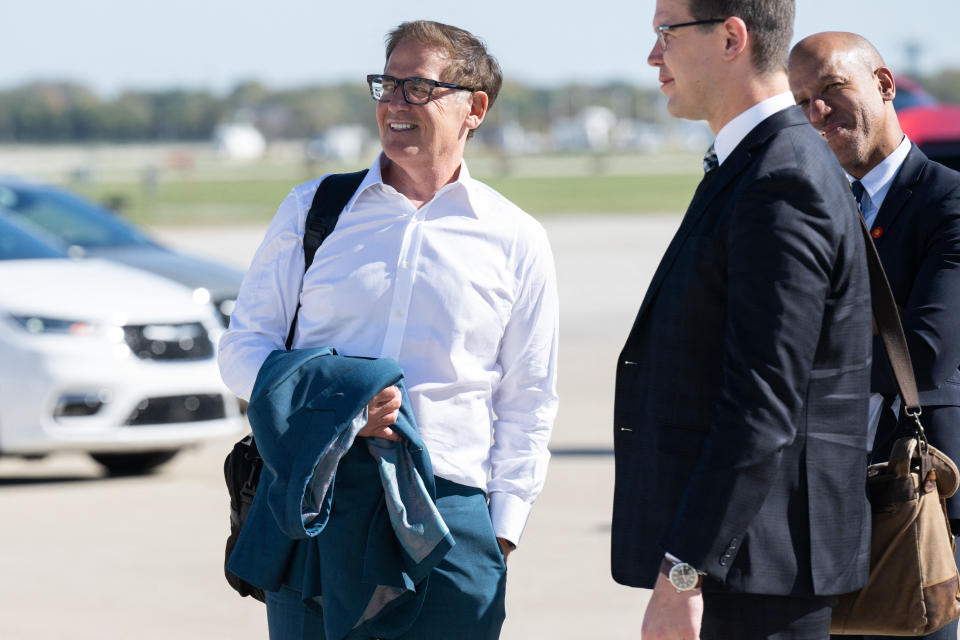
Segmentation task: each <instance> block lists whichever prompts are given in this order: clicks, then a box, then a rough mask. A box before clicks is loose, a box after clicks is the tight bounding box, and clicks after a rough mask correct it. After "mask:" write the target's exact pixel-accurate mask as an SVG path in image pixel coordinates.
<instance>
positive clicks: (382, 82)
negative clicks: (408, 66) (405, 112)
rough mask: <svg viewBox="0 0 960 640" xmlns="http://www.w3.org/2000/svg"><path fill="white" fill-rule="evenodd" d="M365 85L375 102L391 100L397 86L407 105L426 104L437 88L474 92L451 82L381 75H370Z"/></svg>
mask: <svg viewBox="0 0 960 640" xmlns="http://www.w3.org/2000/svg"><path fill="white" fill-rule="evenodd" d="M367 84H368V85H370V95H371V96H372V97H373V99H374V100H376V101H377V102H390V101H391V100H393V94H394V92H395V91H396V90H397V86H400V87H401V88H402V89H403V99H404V100H406V101H407V103H408V104H427V103H428V102H430V98H431V97H432V96H433V90H434V89H436V88H437V87H441V88H443V89H458V90H460V91H471V92H473V91H476V89H471V88H470V87H464V86H463V85H459V84H453V83H451V82H440V81H439V80H430V79H429V78H394V77H393V76H386V75H382V74H371V75H369V76H367Z"/></svg>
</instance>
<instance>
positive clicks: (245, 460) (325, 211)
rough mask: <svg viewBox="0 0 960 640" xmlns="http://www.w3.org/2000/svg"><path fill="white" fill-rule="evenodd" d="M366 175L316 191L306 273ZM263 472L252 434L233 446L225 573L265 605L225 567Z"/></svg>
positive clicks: (336, 178)
mask: <svg viewBox="0 0 960 640" xmlns="http://www.w3.org/2000/svg"><path fill="white" fill-rule="evenodd" d="M366 175H367V170H366V169H364V170H363V171H357V172H354V173H334V174H330V175H329V176H327V177H326V178H325V179H324V180H323V182H321V183H320V186H319V187H317V192H316V194H314V196H313V202H312V203H311V205H310V211H309V212H308V213H307V221H306V225H305V229H304V234H303V258H304V266H303V270H304V273H306V271H307V269H309V268H310V265H311V264H313V257H314V256H315V255H316V253H317V249H318V248H319V247H320V245H321V244H322V243H323V241H324V240H325V239H326V238H327V236H328V235H330V232H331V231H333V228H334V227H335V226H336V224H337V219H338V218H339V217H340V212H341V211H343V208H344V207H345V206H346V205H347V202H349V201H350V198H351V197H352V196H353V194H354V192H356V190H357V188H359V187H360V183H361V182H363V178H364V177H365V176H366ZM298 298H299V296H298ZM299 314H300V303H299V302H297V310H296V311H295V312H294V314H293V321H292V322H291V323H290V332H289V333H288V334H287V342H286V347H287V349H290V348H291V347H292V345H293V334H294V331H295V330H296V328H297V316H298V315H299ZM262 469H263V459H261V458H260V452H259V451H257V442H256V440H255V439H254V437H253V434H252V433H251V434H248V435H247V436H246V437H245V438H243V439H242V440H240V441H239V442H237V443H236V444H235V445H233V450H232V451H230V453H228V454H227V458H226V460H224V461H223V476H224V479H225V480H226V483H227V492H228V493H229V494H230V535H229V536H228V537H227V548H226V556H225V557H224V561H223V565H224V566H223V572H224V575H225V576H226V578H227V582H228V583H229V584H230V586H231V587H233V589H234V590H235V591H236V592H237V593H239V594H240V595H241V596H253V597H254V598H256V599H257V600H259V601H260V602H263V601H264V595H263V589H260V588H258V587H255V586H253V585H252V584H250V583H249V582H247V581H245V580H243V579H241V578H240V577H238V576H237V575H235V574H233V573H231V572H230V570H229V569H227V566H226V565H227V561H228V560H230V554H231V553H232V552H233V547H234V546H235V545H236V544H237V538H238V537H239V536H240V529H241V528H243V522H244V521H245V520H246V519H247V513H248V512H249V511H250V505H251V504H252V503H253V496H254V494H255V493H256V492H257V484H258V483H259V482H260V471H261V470H262Z"/></svg>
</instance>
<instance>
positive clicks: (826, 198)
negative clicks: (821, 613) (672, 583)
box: [612, 107, 871, 595]
mask: <svg viewBox="0 0 960 640" xmlns="http://www.w3.org/2000/svg"><path fill="white" fill-rule="evenodd" d="M858 218H859V211H858V210H857V206H856V203H855V201H854V200H853V197H852V195H851V192H850V187H849V184H848V182H847V180H846V177H845V176H844V175H843V172H842V170H841V169H840V166H839V165H838V164H837V161H836V159H835V157H834V156H833V153H832V152H831V151H830V148H829V147H828V146H827V144H826V142H825V141H824V140H823V139H822V138H821V137H820V136H819V135H818V134H817V133H816V132H815V131H814V130H813V128H812V127H810V125H809V123H808V122H807V120H806V118H805V117H804V116H803V113H802V112H801V110H800V109H799V108H798V107H791V108H789V109H786V110H784V111H781V112H779V113H776V114H774V115H772V116H770V117H769V118H767V119H766V120H764V121H763V122H762V123H760V124H759V125H758V126H757V127H755V128H754V130H753V131H751V132H750V133H749V134H748V135H747V137H746V138H745V139H744V140H743V141H742V142H741V143H740V145H738V146H737V148H736V149H735V150H734V152H733V153H732V154H731V155H730V157H729V158H727V159H726V161H725V162H724V163H723V164H722V165H721V166H720V167H719V168H717V169H716V170H714V171H713V172H711V173H710V174H708V175H707V176H705V178H704V180H703V182H702V183H701V184H700V186H699V187H698V188H697V191H696V193H695V195H694V197H693V201H692V202H691V204H690V206H689V208H688V210H687V212H686V215H685V216H684V219H683V222H682V223H681V224H680V228H679V230H678V231H677V234H676V236H675V237H674V239H673V241H672V242H671V244H670V246H669V247H668V248H667V251H666V253H665V255H664V257H663V260H662V261H661V263H660V266H659V268H658V269H657V272H656V274H655V275H654V278H653V281H652V282H651V284H650V286H649V288H648V290H647V293H646V297H645V298H644V301H643V303H642V305H641V307H640V311H639V313H638V315H637V318H636V321H635V323H634V325H633V328H632V330H631V332H630V335H629V337H628V339H627V342H626V345H625V346H624V348H623V352H622V353H621V357H620V360H619V362H618V363H617V386H616V405H615V411H614V447H615V453H616V489H615V495H614V511H613V529H612V568H613V576H614V578H615V579H616V580H617V581H618V582H621V583H624V584H628V585H631V586H636V587H646V588H650V587H652V586H653V584H654V582H655V581H656V577H657V573H658V568H659V565H660V561H661V559H662V557H663V554H664V552H665V551H669V552H671V553H673V554H674V555H676V556H677V557H679V558H681V559H682V560H684V561H686V562H689V563H691V564H693V565H694V566H696V567H697V568H699V569H701V570H704V571H706V572H707V573H708V574H709V576H710V577H711V578H712V579H713V580H708V582H707V583H706V584H705V587H704V588H705V589H707V588H722V589H727V590H730V591H736V592H745V593H759V594H781V595H783V594H796V595H809V594H821V595H829V594H839V593H844V592H848V591H852V590H854V589H857V588H859V587H860V586H862V585H863V584H864V583H865V582H866V579H867V574H868V568H869V567H868V565H869V544H870V526H869V525H870V513H869V504H868V502H867V499H866V496H865V477H866V451H867V442H866V440H867V407H868V401H867V397H868V390H869V376H870V362H871V313H870V294H869V280H868V273H867V264H866V254H865V247H864V244H863V237H862V234H861V232H860V230H859V225H860V222H859V219H858Z"/></svg>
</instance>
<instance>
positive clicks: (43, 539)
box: [0, 214, 680, 640]
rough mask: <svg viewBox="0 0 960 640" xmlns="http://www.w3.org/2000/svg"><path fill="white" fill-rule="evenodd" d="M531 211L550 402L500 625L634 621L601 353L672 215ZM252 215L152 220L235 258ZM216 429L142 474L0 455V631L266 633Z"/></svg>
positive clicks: (626, 312) (545, 633)
mask: <svg viewBox="0 0 960 640" xmlns="http://www.w3.org/2000/svg"><path fill="white" fill-rule="evenodd" d="M543 222H544V226H545V227H546V229H547V232H548V234H549V236H550V239H551V244H552V246H553V251H554V255H555V258H556V262H557V272H558V278H559V283H560V296H561V343H560V379H559V384H558V386H559V391H560V413H559V416H558V419H557V425H556V428H555V430H554V437H553V439H552V442H551V448H552V450H553V451H554V458H553V460H552V462H551V467H550V472H549V475H548V478H547V483H546V486H545V488H544V491H543V493H542V494H541V496H540V499H539V500H538V501H537V503H536V505H535V506H534V509H533V514H532V516H531V518H530V521H529V524H528V526H527V530H526V532H525V534H524V537H523V540H522V541H521V545H520V548H519V549H518V550H517V551H516V552H515V553H514V554H513V555H512V556H511V557H510V563H509V581H508V586H507V622H506V624H505V626H504V630H503V634H502V638H504V639H505V640H527V639H539V638H544V639H546V638H550V639H552V640H564V639H570V640H573V639H586V638H605V639H611V640H615V639H620V638H624V639H625V638H635V637H637V636H638V625H639V621H640V619H641V617H642V614H643V608H644V606H645V603H646V600H647V597H648V595H649V592H648V591H644V590H637V589H629V588H626V587H622V586H619V585H617V584H615V583H614V582H613V580H612V579H611V578H610V572H609V528H610V511H611V504H612V497H613V455H612V449H611V447H612V415H613V378H614V365H615V362H616V358H617V354H618V352H619V349H620V347H621V346H622V343H623V340H624V338H625V337H626V335H627V332H628V330H629V328H630V325H631V323H632V321H633V317H634V314H635V313H636V309H637V307H638V306H639V304H640V301H641V300H642V298H643V293H644V291H645V289H646V286H647V284H648V282H649V281H650V278H651V277H652V275H653V271H654V270H655V268H656V265H657V263H658V261H659V259H660V256H661V255H662V253H663V250H664V249H665V248H666V245H667V243H668V242H669V240H670V238H671V237H672V235H673V232H674V231H675V229H676V227H677V225H678V224H679V222H680V216H678V215H662V216H635V215H628V214H623V215H592V214H583V215H576V216H575V215H564V216H556V217H548V218H545V219H544V220H543ZM264 229H265V226H261V227H242V228H220V227H202V228H198V227H191V228H177V229H159V230H157V231H156V235H157V236H158V237H160V238H161V239H163V240H165V241H166V242H168V243H169V244H171V245H174V246H177V247H180V248H183V249H185V250H191V251H194V252H197V253H205V254H208V255H210V256H212V257H216V258H218V259H222V260H225V261H228V262H231V263H234V264H237V265H239V266H241V267H245V266H246V265H247V264H248V263H249V260H250V258H251V257H252V255H253V252H254V251H255V249H256V246H257V244H258V242H259V239H260V236H261V235H262V233H263V231H264ZM232 442H233V440H232V439H231V440H222V441H216V442H211V443H209V444H207V445H205V446H203V447H200V448H198V449H194V450H191V451H187V452H184V453H183V454H182V455H180V456H178V457H177V458H176V459H175V460H174V461H173V462H171V463H170V464H169V465H167V466H166V467H164V468H162V470H161V471H160V472H159V473H157V474H156V475H152V476H147V477H142V478H120V479H104V478H103V477H102V476H101V474H100V470H99V468H98V467H97V465H96V464H94V463H93V462H91V461H90V460H88V459H87V458H86V457H84V456H81V455H66V454H64V455H57V456H51V457H50V458H47V459H45V460H42V461H35V462H27V461H21V460H12V459H9V460H8V459H0V518H2V522H3V526H2V533H0V638H3V639H4V640H62V639H69V640H94V639H96V640H126V639H136V640H169V639H170V638H182V639H184V640H186V639H194V638H197V639H200V638H203V639H204V640H218V639H223V640H253V639H262V638H266V637H267V632H266V618H265V614H264V611H263V605H261V604H260V603H258V602H256V601H253V600H251V599H249V598H248V599H241V598H239V597H238V596H236V595H235V594H234V593H233V592H232V591H231V590H230V589H229V587H228V586H227V584H226V582H225V581H224V580H223V575H222V568H223V542H224V538H225V536H226V533H227V530H228V516H227V497H226V489H225V488H224V485H223V477H222V463H223V457H224V455H226V453H227V451H228V450H229V448H230V446H231V445H232ZM438 640H442V637H441V636H438Z"/></svg>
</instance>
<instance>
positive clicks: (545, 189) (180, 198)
mask: <svg viewBox="0 0 960 640" xmlns="http://www.w3.org/2000/svg"><path fill="white" fill-rule="evenodd" d="M697 180H698V176H695V175H686V174H685V175H676V174H663V175H599V176H563V177H539V176H524V177H491V178H488V179H485V180H484V181H485V182H486V183H487V184H489V185H490V186H492V187H493V188H494V189H496V190H498V191H500V192H501V193H502V194H503V195H505V196H506V197H507V198H509V199H510V200H512V201H514V202H515V203H517V205H518V206H520V207H521V208H523V209H525V210H526V211H528V212H530V213H532V214H534V215H538V216H542V215H550V214H556V213H571V212H572V213H661V212H681V211H683V209H684V208H685V207H686V204H687V202H689V200H690V197H691V195H692V194H693V191H694V189H695V188H696V184H697ZM297 181H298V180H297V178H293V179H291V180H277V179H273V180H265V179H259V180H188V181H170V182H161V183H160V184H158V185H157V186H156V187H154V188H153V189H151V190H148V189H144V188H143V187H142V186H141V185H139V184H136V183H100V184H95V185H84V186H75V187H74V188H75V189H77V190H78V191H80V192H81V193H83V194H84V195H86V196H87V197H89V198H92V199H94V200H98V201H101V202H106V203H108V204H110V205H112V206H114V207H116V208H119V209H120V210H121V212H122V213H123V214H124V215H125V216H126V217H128V218H129V219H131V220H133V221H135V222H138V223H142V224H149V225H165V224H166V225H172V224H214V223H216V224H220V223H234V224H236V223H259V222H263V221H266V220H269V219H270V218H271V217H272V216H273V214H274V212H275V211H276V209H277V205H279V204H280V201H281V200H283V198H284V197H285V196H286V195H287V193H288V192H289V191H290V189H291V187H293V186H294V185H295V184H296V183H297Z"/></svg>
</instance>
